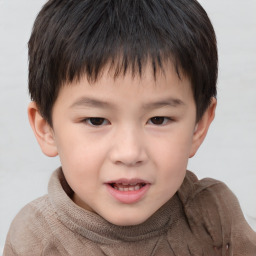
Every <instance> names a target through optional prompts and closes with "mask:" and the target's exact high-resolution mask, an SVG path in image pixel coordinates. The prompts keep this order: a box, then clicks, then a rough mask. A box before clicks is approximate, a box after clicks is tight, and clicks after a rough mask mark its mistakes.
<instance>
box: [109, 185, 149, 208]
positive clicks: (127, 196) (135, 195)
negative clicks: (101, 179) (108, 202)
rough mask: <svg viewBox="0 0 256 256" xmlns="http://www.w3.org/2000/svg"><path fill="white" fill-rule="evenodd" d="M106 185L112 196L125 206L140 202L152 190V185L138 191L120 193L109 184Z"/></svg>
mask: <svg viewBox="0 0 256 256" xmlns="http://www.w3.org/2000/svg"><path fill="white" fill-rule="evenodd" d="M106 185H107V189H108V192H109V193H110V195H111V196H113V197H114V198H115V199H116V200H117V201H119V202H121V203H124V204H133V203H136V202H138V201H140V200H141V199H142V198H143V197H144V195H145V194H146V193H147V191H148V190H149V188H150V184H146V185H145V186H144V187H142V188H141V189H139V190H136V191H135V190H134V191H119V190H117V189H114V188H113V187H112V186H111V185H109V184H106Z"/></svg>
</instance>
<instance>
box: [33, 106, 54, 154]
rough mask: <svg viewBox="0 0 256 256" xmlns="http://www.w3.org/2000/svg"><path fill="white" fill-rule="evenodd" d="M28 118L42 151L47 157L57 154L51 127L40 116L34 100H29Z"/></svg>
mask: <svg viewBox="0 0 256 256" xmlns="http://www.w3.org/2000/svg"><path fill="white" fill-rule="evenodd" d="M28 118H29V123H30V126H31V128H32V130H33V132H34V134H35V136H36V139H37V142H38V143H39V145H40V147H41V150H42V152H43V153H44V154H45V155H47V156H49V157H54V156H57V155H58V151H57V147H56V145H55V140H54V133H53V129H52V127H51V126H50V125H49V124H48V122H47V121H46V120H45V119H44V118H43V117H42V116H41V114H40V112H39V110H38V107H37V105H36V103H35V102H31V103H30V104H29V106H28Z"/></svg>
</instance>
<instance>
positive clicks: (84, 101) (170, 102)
mask: <svg viewBox="0 0 256 256" xmlns="http://www.w3.org/2000/svg"><path fill="white" fill-rule="evenodd" d="M182 105H186V104H185V103H184V102H183V101H182V100H180V99H176V98H166V99H163V100H159V101H155V102H149V103H145V104H143V105H142V108H143V109H147V110H151V109H156V108H162V107H178V106H182ZM74 107H94V108H114V105H113V104H111V103H109V102H106V101H102V100H98V99H94V98H89V97H82V98H79V99H78V100H76V101H75V102H74V103H73V104H71V106H70V108H74Z"/></svg>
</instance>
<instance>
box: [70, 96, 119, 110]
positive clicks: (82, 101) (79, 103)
mask: <svg viewBox="0 0 256 256" xmlns="http://www.w3.org/2000/svg"><path fill="white" fill-rule="evenodd" d="M74 107H96V108H113V107H114V106H113V105H112V104H111V103H108V102H105V101H102V100H97V99H94V98H88V97H82V98H79V99H78V100H76V101H75V102H74V103H73V104H72V105H71V106H70V108H74Z"/></svg>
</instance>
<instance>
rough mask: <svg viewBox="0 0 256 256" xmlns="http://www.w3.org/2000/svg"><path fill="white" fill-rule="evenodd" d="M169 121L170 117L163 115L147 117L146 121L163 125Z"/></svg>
mask: <svg viewBox="0 0 256 256" xmlns="http://www.w3.org/2000/svg"><path fill="white" fill-rule="evenodd" d="M169 121H171V118H169V117H164V116H155V117H152V118H150V119H149V121H148V123H149V124H153V125H165V124H167V123H168V122H169Z"/></svg>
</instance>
